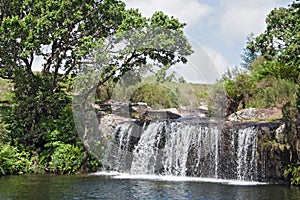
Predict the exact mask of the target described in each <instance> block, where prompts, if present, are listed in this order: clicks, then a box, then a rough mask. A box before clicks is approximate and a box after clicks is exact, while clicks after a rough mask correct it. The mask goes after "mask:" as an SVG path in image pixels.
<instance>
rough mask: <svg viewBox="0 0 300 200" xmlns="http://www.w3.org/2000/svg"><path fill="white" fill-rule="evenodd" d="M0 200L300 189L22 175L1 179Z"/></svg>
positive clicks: (294, 193)
mask: <svg viewBox="0 0 300 200" xmlns="http://www.w3.org/2000/svg"><path fill="white" fill-rule="evenodd" d="M0 199H24V200H26V199H30V200H35V199H41V200H44V199H45V200H46V199H55V200H59V199H220V200H221V199H222V200H223V199H228V200H231V199H240V200H246V199H257V200H261V199H270V200H276V199H287V200H292V199H300V190H299V188H297V187H289V186H283V185H253V186H238V185H227V184H222V183H204V182H172V181H154V180H140V179H113V178H111V177H110V176H54V175H22V176H8V177H2V178H0Z"/></svg>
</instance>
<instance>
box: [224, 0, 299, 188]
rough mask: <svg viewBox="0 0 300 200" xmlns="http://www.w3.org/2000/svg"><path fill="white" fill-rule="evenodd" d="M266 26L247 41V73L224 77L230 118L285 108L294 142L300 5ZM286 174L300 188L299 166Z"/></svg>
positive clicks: (276, 11)
mask: <svg viewBox="0 0 300 200" xmlns="http://www.w3.org/2000/svg"><path fill="white" fill-rule="evenodd" d="M266 23H267V27H266V30H265V31H264V32H263V33H262V34H260V35H258V36H256V37H254V36H253V35H252V34H250V35H249V37H248V38H247V46H246V48H245V49H244V52H243V54H242V58H243V63H242V66H243V67H244V68H245V69H244V70H240V69H234V70H231V71H229V72H227V73H226V74H225V75H224V76H223V79H222V82H223V83H224V87H225V89H226V92H227V98H228V100H229V104H228V105H229V106H228V108H227V114H228V115H229V114H231V113H233V112H236V111H237V110H238V109H241V108H248V107H256V108H269V107H279V108H282V113H283V120H284V121H285V122H286V123H287V124H288V127H290V128H289V129H287V130H286V134H289V135H290V136H289V137H290V138H291V137H293V136H292V135H297V134H299V133H297V131H299V127H300V125H299V114H300V112H299V111H300V109H299V108H300V87H299V84H300V56H299V55H300V3H299V1H294V2H293V3H292V4H291V5H289V6H288V8H278V9H274V10H272V11H271V12H270V13H269V14H268V16H267V19H266ZM297 127H298V128H297ZM298 139H299V138H298ZM298 139H296V140H298ZM284 174H285V176H286V177H288V178H290V180H291V183H292V184H295V185H299V184H300V167H299V163H295V164H293V165H290V166H289V167H288V168H287V169H286V170H285V173H284Z"/></svg>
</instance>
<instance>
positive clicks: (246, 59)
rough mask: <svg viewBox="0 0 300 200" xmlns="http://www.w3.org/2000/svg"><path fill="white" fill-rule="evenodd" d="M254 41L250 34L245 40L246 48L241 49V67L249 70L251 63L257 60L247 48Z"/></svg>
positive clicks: (255, 55)
mask: <svg viewBox="0 0 300 200" xmlns="http://www.w3.org/2000/svg"><path fill="white" fill-rule="evenodd" d="M253 40H254V34H253V33H250V34H249V35H248V36H247V38H246V48H244V49H243V53H242V54H241V58H242V62H241V66H242V67H244V68H246V69H249V70H251V68H252V65H253V62H254V61H255V60H256V59H257V53H256V52H253V51H251V50H250V49H249V48H247V46H248V45H249V44H250V43H251V42H252V41H253Z"/></svg>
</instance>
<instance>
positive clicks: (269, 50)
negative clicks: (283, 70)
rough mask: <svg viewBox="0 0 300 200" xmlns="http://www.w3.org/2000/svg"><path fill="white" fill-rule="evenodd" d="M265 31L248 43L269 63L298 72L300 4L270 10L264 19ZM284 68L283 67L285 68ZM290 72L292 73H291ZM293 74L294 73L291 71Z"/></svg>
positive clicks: (253, 50) (294, 3) (299, 60)
mask: <svg viewBox="0 0 300 200" xmlns="http://www.w3.org/2000/svg"><path fill="white" fill-rule="evenodd" d="M266 24H267V27H266V30H265V31H264V32H263V33H262V34H260V35H259V36H257V37H256V38H255V40H253V41H252V42H250V43H249V45H248V48H249V49H250V50H251V51H252V52H253V53H254V52H259V53H260V54H261V55H262V56H263V57H264V58H265V59H267V60H269V61H274V60H276V61H277V62H279V63H280V64H281V65H286V66H288V67H289V68H294V69H298V70H300V56H299V55H300V2H299V0H296V1H294V2H293V3H292V4H291V5H289V6H288V7H287V8H284V7H281V8H278V9H274V10H272V11H271V12H270V13H269V14H268V16H267V18H266ZM286 66H284V67H286ZM291 72H292V71H291ZM293 72H294V71H293Z"/></svg>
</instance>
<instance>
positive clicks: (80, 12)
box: [0, 0, 192, 162]
mask: <svg viewBox="0 0 300 200" xmlns="http://www.w3.org/2000/svg"><path fill="white" fill-rule="evenodd" d="M184 26H185V24H183V23H180V22H179V21H178V20H177V19H175V18H173V17H168V16H166V15H165V14H163V13H162V12H156V13H155V14H154V15H153V16H152V17H151V18H149V19H148V18H145V17H143V16H141V14H140V13H139V11H138V10H136V9H130V10H126V9H125V4H124V3H123V2H122V1H119V0H103V1H98V0H43V1H39V0H24V1H16V0H11V1H6V0H4V1H0V54H1V57H0V76H1V77H2V78H6V79H11V80H12V82H13V84H14V93H15V95H14V100H13V106H12V109H11V113H10V115H8V116H7V121H8V123H9V124H10V126H9V127H8V129H9V130H10V133H11V137H12V143H13V144H14V145H18V146H19V147H22V148H25V149H26V150H28V151H32V150H33V149H34V150H35V149H38V150H39V151H42V150H43V149H47V148H48V149H47V152H48V153H49V154H51V153H53V152H60V151H59V149H56V148H57V147H56V146H55V145H54V146H53V145H49V144H50V143H54V142H56V141H61V142H62V143H63V144H66V147H69V146H68V143H71V144H73V143H77V142H78V141H77V140H78V138H75V139H74V137H73V136H74V134H76V132H75V129H74V122H73V121H72V120H67V123H61V122H63V121H64V119H63V118H62V117H61V116H65V117H67V118H68V119H69V117H72V115H71V114H72V113H71V112H69V111H68V109H69V108H70V103H71V97H70V91H71V88H69V87H68V85H69V83H72V77H73V76H74V75H76V74H77V72H79V71H81V70H84V69H85V67H87V66H88V65H89V59H94V58H96V60H97V59H100V61H101V62H102V61H103V59H101V58H102V57H105V56H106V55H108V54H107V53H106V52H103V51H102V50H103V48H102V49H101V47H103V44H104V43H105V41H110V45H114V44H116V43H118V42H119V43H120V41H126V42H128V43H124V44H126V45H125V46H126V48H125V49H123V50H122V51H119V52H118V54H117V55H115V56H111V57H109V59H108V60H109V62H107V63H103V62H102V65H101V68H102V69H103V70H102V72H103V73H102V74H101V77H98V79H100V80H99V81H98V84H97V85H96V86H95V87H97V86H100V85H103V84H104V83H106V82H110V81H115V80H117V79H118V78H119V77H121V76H122V75H124V74H125V73H126V72H128V71H130V70H132V69H135V68H136V67H138V66H141V64H142V63H146V62H147V59H152V60H153V61H154V62H157V63H161V64H162V65H167V64H170V63H171V64H173V63H175V62H186V59H185V56H186V55H189V54H190V53H191V52H192V51H191V46H190V45H189V44H188V42H187V39H186V38H185V37H184V35H183V31H182V29H183V27H184ZM151 27H156V28H158V27H159V28H164V29H166V30H169V31H168V34H159V36H160V37H159V40H156V42H158V43H162V41H164V43H163V44H164V45H165V46H166V45H167V46H169V47H170V48H168V49H166V48H164V47H165V46H163V45H160V46H157V44H156V43H155V44H153V43H149V44H146V43H144V44H142V45H140V44H139V43H138V42H140V41H141V40H135V38H137V39H138V38H143V39H145V38H146V37H148V39H151V38H152V36H151V33H154V32H155V30H154V29H156V28H151ZM145 28H146V29H145ZM137 30H147V31H146V32H144V33H143V32H142V31H139V32H137ZM128 31H131V33H132V34H131V37H130V38H128V36H127V35H126V34H125V33H127V32H128ZM149 34H150V35H149ZM174 34H176V36H177V37H170V36H172V35H174ZM132 36H134V37H135V38H132ZM178 36H179V37H178ZM169 37H170V38H171V39H169ZM174 38H175V39H174ZM176 38H177V39H176ZM110 39H112V40H110ZM144 42H147V40H144ZM108 46H109V45H108ZM106 47H107V46H106ZM95 54H96V55H98V56H96V57H95ZM37 58H42V59H43V60H44V63H43V64H42V66H41V67H42V70H41V72H38V73H36V72H34V71H33V69H34V67H37V66H35V60H36V59H37ZM66 115H68V116H66ZM56 125H57V126H56ZM64 134H65V135H67V136H66V137H65V136H63V135H64ZM69 136H70V137H69ZM46 157H47V156H46ZM48 158H49V156H48ZM85 160H87V157H85V158H83V162H84V161H85Z"/></svg>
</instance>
